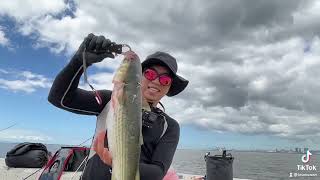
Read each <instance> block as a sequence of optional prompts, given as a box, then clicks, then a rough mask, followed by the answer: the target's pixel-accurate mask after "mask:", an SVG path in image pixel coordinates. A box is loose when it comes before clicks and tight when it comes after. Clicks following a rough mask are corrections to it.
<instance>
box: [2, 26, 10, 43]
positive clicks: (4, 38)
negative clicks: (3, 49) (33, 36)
mask: <svg viewBox="0 0 320 180" xmlns="http://www.w3.org/2000/svg"><path fill="white" fill-rule="evenodd" d="M2 29H3V28H2V27H1V26H0V45H2V46H8V45H9V42H10V41H9V39H8V38H7V37H6V34H5V33H4V31H2Z"/></svg>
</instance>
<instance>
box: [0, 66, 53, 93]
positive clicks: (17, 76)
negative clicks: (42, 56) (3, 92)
mask: <svg viewBox="0 0 320 180" xmlns="http://www.w3.org/2000/svg"><path fill="white" fill-rule="evenodd" d="M0 70H1V72H3V74H5V76H3V77H2V76H0V88H3V89H7V90H11V91H14V92H26V93H31V92H34V91H36V90H37V89H39V88H49V87H51V82H50V80H49V79H47V78H45V77H44V76H43V75H39V74H34V73H32V72H29V71H22V72H20V71H16V72H9V71H6V70H3V69H0ZM0 75H1V74H0ZM4 77H5V78H4Z"/></svg>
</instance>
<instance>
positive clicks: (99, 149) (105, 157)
mask: <svg viewBox="0 0 320 180" xmlns="http://www.w3.org/2000/svg"><path fill="white" fill-rule="evenodd" d="M105 138H107V134H106V132H105V131H102V132H99V133H98V135H97V136H96V137H95V140H94V142H93V150H94V151H95V152H96V153H97V154H98V155H99V157H100V159H101V160H102V161H103V162H104V163H105V164H107V165H109V166H112V157H111V153H110V151H109V149H108V148H105V147H104V139H105Z"/></svg>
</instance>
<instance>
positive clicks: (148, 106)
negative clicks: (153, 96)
mask: <svg viewBox="0 0 320 180" xmlns="http://www.w3.org/2000/svg"><path fill="white" fill-rule="evenodd" d="M142 109H144V110H146V111H151V108H150V105H149V103H148V102H147V100H146V99H145V98H143V99H142Z"/></svg>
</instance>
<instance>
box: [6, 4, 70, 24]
mask: <svg viewBox="0 0 320 180" xmlns="http://www.w3.org/2000/svg"><path fill="white" fill-rule="evenodd" d="M66 8H67V6H66V4H65V3H64V0H38V1H35V0H10V1H1V2H0V15H8V16H11V17H13V18H15V19H16V20H18V21H20V22H22V21H26V20H30V18H32V19H36V18H38V17H40V16H43V15H45V14H49V13H52V14H56V13H59V12H61V11H62V10H64V9H66Z"/></svg>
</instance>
